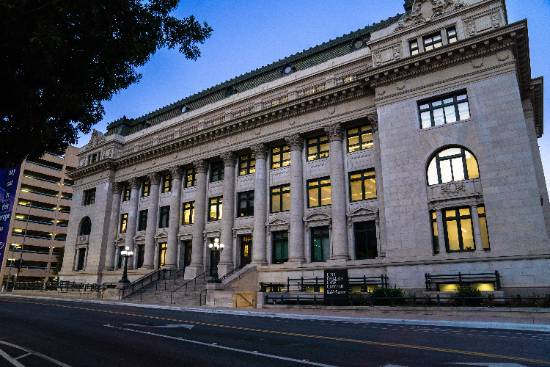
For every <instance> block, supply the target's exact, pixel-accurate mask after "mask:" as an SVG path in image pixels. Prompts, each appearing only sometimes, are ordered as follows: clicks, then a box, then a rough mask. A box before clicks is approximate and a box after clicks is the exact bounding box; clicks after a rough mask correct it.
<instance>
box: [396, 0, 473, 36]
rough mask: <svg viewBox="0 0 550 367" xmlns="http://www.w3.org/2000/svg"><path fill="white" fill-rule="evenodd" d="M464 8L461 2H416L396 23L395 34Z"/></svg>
mask: <svg viewBox="0 0 550 367" xmlns="http://www.w3.org/2000/svg"><path fill="white" fill-rule="evenodd" d="M464 6H465V4H464V2H463V1H462V0H416V1H414V3H413V6H412V8H411V11H410V12H408V13H407V14H405V15H403V17H402V18H401V19H400V20H399V21H398V22H397V27H396V28H395V32H399V31H402V30H404V29H406V28H410V27H414V26H419V25H422V24H425V23H428V22H432V21H434V20H436V19H438V18H440V17H442V16H444V15H446V14H448V13H452V12H453V11H455V10H458V9H461V8H463V7H464Z"/></svg>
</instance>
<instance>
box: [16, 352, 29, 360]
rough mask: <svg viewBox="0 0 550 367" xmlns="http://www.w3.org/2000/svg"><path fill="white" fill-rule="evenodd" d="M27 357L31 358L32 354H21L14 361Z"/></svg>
mask: <svg viewBox="0 0 550 367" xmlns="http://www.w3.org/2000/svg"><path fill="white" fill-rule="evenodd" d="M28 356H32V353H25V354H21V355H20V356H19V357H15V359H21V358H25V357H28Z"/></svg>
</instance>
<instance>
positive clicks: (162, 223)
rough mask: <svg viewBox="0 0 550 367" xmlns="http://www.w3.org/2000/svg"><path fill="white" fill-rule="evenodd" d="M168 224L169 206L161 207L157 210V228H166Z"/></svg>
mask: <svg viewBox="0 0 550 367" xmlns="http://www.w3.org/2000/svg"><path fill="white" fill-rule="evenodd" d="M169 223H170V206H168V205H166V206H161V207H160V209H159V228H168V226H169Z"/></svg>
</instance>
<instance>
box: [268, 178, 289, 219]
mask: <svg viewBox="0 0 550 367" xmlns="http://www.w3.org/2000/svg"><path fill="white" fill-rule="evenodd" d="M275 190H279V192H278V193H277V192H274V191H275ZM285 194H288V199H289V200H288V202H289V207H288V209H286V210H285V209H284V208H283V207H284V205H283V204H284V200H283V199H284V195H285ZM274 196H275V197H279V199H278V201H279V208H281V210H278V211H273V197H274ZM290 200H291V198H290V184H283V185H277V186H271V187H270V188H269V212H270V213H282V212H287V211H289V210H290V206H291V205H290Z"/></svg>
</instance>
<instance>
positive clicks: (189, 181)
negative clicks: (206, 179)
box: [183, 167, 196, 189]
mask: <svg viewBox="0 0 550 367" xmlns="http://www.w3.org/2000/svg"><path fill="white" fill-rule="evenodd" d="M184 177H185V179H184V181H183V187H184V188H185V189H186V188H188V187H193V186H195V178H196V172H195V167H187V168H186V169H185V176H184Z"/></svg>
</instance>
